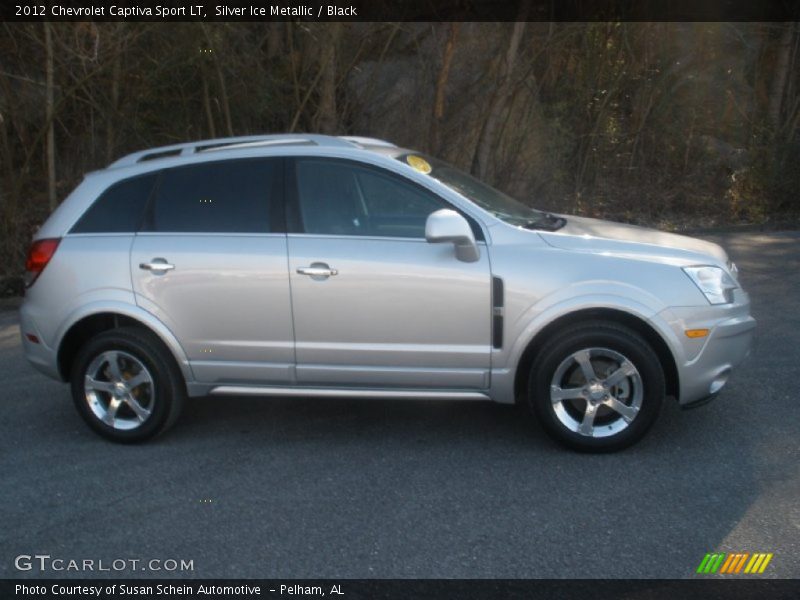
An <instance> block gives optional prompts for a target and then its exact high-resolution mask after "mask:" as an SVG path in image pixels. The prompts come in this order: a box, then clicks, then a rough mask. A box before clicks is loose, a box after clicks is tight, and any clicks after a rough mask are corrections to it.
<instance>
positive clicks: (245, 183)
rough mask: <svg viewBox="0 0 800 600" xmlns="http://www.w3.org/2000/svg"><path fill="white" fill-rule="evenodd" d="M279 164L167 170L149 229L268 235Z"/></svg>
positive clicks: (260, 162)
mask: <svg viewBox="0 0 800 600" xmlns="http://www.w3.org/2000/svg"><path fill="white" fill-rule="evenodd" d="M279 173H280V162H279V161H275V160H263V159H255V160H229V161H221V162H213V163H203V164H197V165H192V166H186V167H175V168H172V169H167V170H165V171H164V172H163V174H162V176H161V181H160V183H159V185H158V190H157V192H156V195H155V201H154V204H153V207H152V214H151V215H150V219H149V223H148V227H147V229H148V230H150V231H160V232H193V233H267V232H269V231H270V210H269V206H270V200H271V199H272V197H273V196H275V194H276V191H275V190H276V186H275V184H276V181H277V178H278V177H279Z"/></svg>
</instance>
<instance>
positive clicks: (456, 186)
mask: <svg viewBox="0 0 800 600" xmlns="http://www.w3.org/2000/svg"><path fill="white" fill-rule="evenodd" d="M397 159H398V160H399V161H401V162H404V163H406V164H408V165H410V166H411V167H413V168H414V169H416V170H417V171H419V172H420V173H425V174H426V175H430V176H431V177H433V178H434V179H438V180H439V181H441V182H442V183H443V184H445V185H446V186H447V187H449V188H450V189H452V190H454V191H456V192H458V193H459V194H461V195H462V196H464V197H465V198H467V199H469V200H471V201H472V202H474V203H475V204H477V205H478V206H480V207H481V208H482V209H484V210H486V211H488V212H490V213H491V214H493V215H494V216H495V217H497V218H498V219H501V220H503V221H505V222H506V223H509V224H510V225H515V226H517V227H525V228H527V229H548V230H553V229H559V228H561V227H563V225H564V223H565V220H564V219H562V218H559V217H554V216H553V215H551V214H548V213H545V212H542V211H540V210H536V209H534V208H531V207H529V206H526V205H525V204H523V203H522V202H520V201H519V200H515V199H514V198H512V197H511V196H507V195H506V194H504V193H503V192H501V191H500V190H496V189H494V188H493V187H491V186H490V185H487V184H485V183H483V182H482V181H480V180H478V179H475V178H474V177H473V176H472V175H468V174H467V173H464V172H463V171H460V170H458V169H456V168H455V167H452V166H450V165H448V164H447V163H446V162H443V161H441V160H438V159H435V158H430V157H428V156H425V157H422V156H421V155H419V154H403V155H400V156H398V157H397Z"/></svg>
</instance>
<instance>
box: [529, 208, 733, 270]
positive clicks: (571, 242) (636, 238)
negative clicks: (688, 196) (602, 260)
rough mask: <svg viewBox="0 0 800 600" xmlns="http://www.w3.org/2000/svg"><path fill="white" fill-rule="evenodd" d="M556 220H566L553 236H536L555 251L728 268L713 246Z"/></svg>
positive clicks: (592, 222)
mask: <svg viewBox="0 0 800 600" xmlns="http://www.w3.org/2000/svg"><path fill="white" fill-rule="evenodd" d="M558 216H563V217H564V218H565V219H566V220H567V224H566V225H565V226H564V227H562V228H561V229H559V230H558V231H553V232H550V231H538V232H537V233H538V234H539V235H540V236H541V237H542V239H544V241H545V242H546V243H548V244H550V245H551V246H555V247H556V248H562V249H564V250H576V251H584V252H608V253H610V254H617V255H620V256H632V255H635V256H641V257H642V258H645V257H649V258H660V259H662V260H663V259H667V260H669V259H677V260H678V261H679V262H681V263H686V264H692V263H694V264H702V263H708V262H712V263H719V264H721V265H722V266H727V261H728V255H727V254H726V253H725V250H723V249H722V247H721V246H719V245H718V244H714V243H713V242H706V241H705V240H699V239H697V238H693V237H688V236H685V235H678V234H675V233H666V232H664V231H658V230H656V229H648V228H646V227H638V226H636V225H625V224H623V223H614V222H613V221H602V220H600V219H589V218H587V217H573V216H569V215H558ZM709 259H710V260H709Z"/></svg>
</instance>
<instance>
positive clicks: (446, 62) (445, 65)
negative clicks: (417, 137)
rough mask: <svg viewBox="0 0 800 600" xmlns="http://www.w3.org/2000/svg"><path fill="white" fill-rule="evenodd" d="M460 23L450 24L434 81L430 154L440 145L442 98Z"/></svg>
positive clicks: (435, 152) (445, 89)
mask: <svg viewBox="0 0 800 600" xmlns="http://www.w3.org/2000/svg"><path fill="white" fill-rule="evenodd" d="M460 27H461V23H450V26H449V28H448V34H447V41H446V42H445V45H444V55H443V56H442V66H441V68H440V69H439V76H438V77H437V79H436V94H435V96H434V101H433V119H432V120H431V131H430V140H429V146H430V149H431V153H433V154H437V153H438V152H439V151H440V148H441V145H442V139H441V138H442V119H443V118H444V98H445V92H446V91H447V81H448V79H449V77H450V65H451V63H452V62H453V55H454V54H455V48H456V40H457V39H458V31H459V29H460Z"/></svg>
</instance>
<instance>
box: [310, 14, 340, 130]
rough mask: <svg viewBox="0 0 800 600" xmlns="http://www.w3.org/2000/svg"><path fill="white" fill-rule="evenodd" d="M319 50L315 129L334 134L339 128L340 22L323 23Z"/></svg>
mask: <svg viewBox="0 0 800 600" xmlns="http://www.w3.org/2000/svg"><path fill="white" fill-rule="evenodd" d="M325 27H326V30H325V35H323V36H322V44H323V46H324V47H323V49H322V52H320V69H321V73H322V75H321V78H320V82H319V86H320V91H319V106H318V108H317V119H316V121H317V130H318V131H319V133H327V134H335V133H337V130H338V128H339V118H338V115H337V112H336V60H337V57H336V52H337V46H338V45H339V37H340V34H341V27H342V24H341V23H338V22H337V23H328V24H326V25H325Z"/></svg>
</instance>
